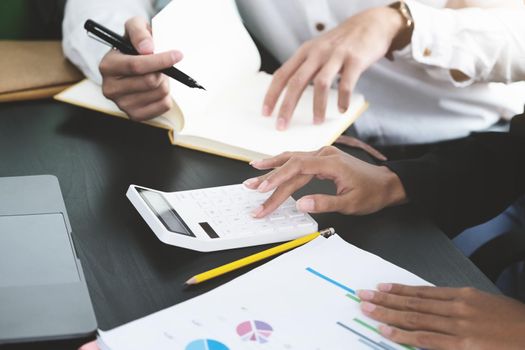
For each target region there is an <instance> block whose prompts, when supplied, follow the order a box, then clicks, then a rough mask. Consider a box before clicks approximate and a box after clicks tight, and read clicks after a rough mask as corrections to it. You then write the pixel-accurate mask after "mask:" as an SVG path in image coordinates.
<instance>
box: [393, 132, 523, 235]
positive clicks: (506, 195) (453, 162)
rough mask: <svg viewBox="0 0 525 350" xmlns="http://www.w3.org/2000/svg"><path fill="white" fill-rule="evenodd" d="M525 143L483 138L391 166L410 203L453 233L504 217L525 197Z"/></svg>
mask: <svg viewBox="0 0 525 350" xmlns="http://www.w3.org/2000/svg"><path fill="white" fill-rule="evenodd" d="M524 163H525V144H524V142H523V139H521V138H518V137H512V136H510V135H509V134H503V133H491V134H480V135H477V136H474V137H471V138H469V139H468V140H466V141H462V142H456V143H453V144H450V145H449V146H447V147H446V148H442V149H440V150H438V151H436V152H433V153H429V154H427V155H425V156H424V157H421V158H419V159H413V160H403V161H394V162H387V164H386V165H387V166H388V167H389V168H390V169H391V170H392V171H393V172H394V173H396V174H397V175H398V176H399V178H400V179H401V183H402V184H403V187H404V189H405V191H406V193H407V198H408V199H409V200H410V201H411V202H412V203H414V204H415V205H416V206H417V207H420V208H421V209H422V210H423V211H424V212H426V213H427V214H428V215H429V216H430V217H432V218H433V219H434V220H435V221H436V223H437V224H438V225H439V226H440V227H441V228H442V229H443V230H445V232H447V233H448V234H451V235H454V234H457V233H459V232H460V231H461V230H463V229H464V228H466V227H469V226H473V225H475V224H479V223H482V222H484V221H486V220H489V219H491V218H492V217H494V216H496V215H497V214H499V213H500V212H501V211H503V210H504V209H505V208H506V207H508V206H509V205H510V204H511V203H512V202H514V201H515V200H516V199H517V198H518V197H519V196H520V195H522V194H524V193H525V189H524V180H523V179H525V170H524Z"/></svg>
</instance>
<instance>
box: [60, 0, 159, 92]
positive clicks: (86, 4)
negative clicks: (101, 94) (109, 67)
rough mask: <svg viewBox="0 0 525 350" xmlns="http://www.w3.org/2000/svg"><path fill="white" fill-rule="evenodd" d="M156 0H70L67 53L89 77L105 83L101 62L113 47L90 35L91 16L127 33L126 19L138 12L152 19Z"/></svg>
mask: <svg viewBox="0 0 525 350" xmlns="http://www.w3.org/2000/svg"><path fill="white" fill-rule="evenodd" d="M152 13H153V6H152V0H68V1H67V3H66V8H65V14H64V21H63V23H62V32H63V39H62V47H63V50H64V54H65V55H66V57H67V58H69V60H70V61H71V62H73V63H74V64H75V65H76V66H77V67H78V68H79V69H80V70H81V71H82V72H83V73H84V75H85V76H86V77H88V78H89V79H91V80H93V81H95V82H97V83H99V84H100V83H101V82H102V77H101V75H100V72H99V69H98V66H99V64H100V61H101V60H102V57H103V56H104V55H105V54H106V53H107V52H108V50H109V47H108V46H106V45H103V44H102V43H100V42H98V41H96V40H94V39H92V38H90V37H88V35H87V34H86V30H85V29H84V22H85V21H86V20H87V19H93V20H94V21H96V22H98V23H100V24H102V25H104V26H105V27H108V28H109V29H111V30H113V31H115V32H117V33H119V34H123V33H124V24H125V22H126V21H127V20H128V19H129V18H131V17H134V16H141V17H144V18H146V19H149V18H150V17H151V15H152Z"/></svg>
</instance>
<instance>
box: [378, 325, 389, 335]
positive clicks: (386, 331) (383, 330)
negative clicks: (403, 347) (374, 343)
mask: <svg viewBox="0 0 525 350" xmlns="http://www.w3.org/2000/svg"><path fill="white" fill-rule="evenodd" d="M378 329H379V332H380V333H381V334H382V335H384V336H385V337H389V336H391V335H392V327H390V326H387V325H384V324H382V325H380V326H379V327H378Z"/></svg>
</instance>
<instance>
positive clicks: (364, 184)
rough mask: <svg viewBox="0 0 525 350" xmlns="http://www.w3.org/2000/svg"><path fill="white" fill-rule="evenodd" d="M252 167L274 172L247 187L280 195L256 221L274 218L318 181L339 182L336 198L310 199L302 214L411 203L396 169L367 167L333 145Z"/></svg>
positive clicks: (361, 210)
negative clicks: (290, 199) (272, 215)
mask: <svg viewBox="0 0 525 350" xmlns="http://www.w3.org/2000/svg"><path fill="white" fill-rule="evenodd" d="M251 165H252V166H253V167H255V168H256V169H259V170H266V169H273V170H272V171H271V172H269V173H267V174H265V175H262V176H259V177H255V178H252V179H248V180H246V181H245V182H244V185H245V186H246V187H248V188H250V189H254V190H255V189H256V190H258V191H259V192H269V191H272V190H275V191H274V192H273V193H272V195H271V196H270V197H269V198H268V199H267V200H266V201H265V202H264V203H263V204H262V205H261V206H260V207H259V208H257V209H255V210H254V212H253V213H252V215H253V216H254V217H256V218H261V217H264V216H266V215H268V214H270V213H271V212H272V211H274V210H275V209H276V208H277V207H279V205H281V204H282V203H283V202H284V201H285V200H286V199H287V198H288V197H289V196H290V195H292V194H293V193H294V192H295V191H296V190H298V189H299V188H301V187H303V186H304V185H306V184H307V183H308V182H310V181H311V180H312V179H313V178H314V177H316V178H319V179H329V180H331V181H333V182H334V183H335V185H336V188H337V192H336V195H326V194H315V195H309V196H304V197H302V198H300V199H299V200H298V201H297V209H298V210H300V211H303V212H308V213H321V212H339V213H343V214H368V213H373V212H376V211H378V210H381V209H383V208H384V207H387V206H390V205H394V204H399V203H402V202H403V201H405V200H406V194H405V190H404V188H403V185H402V184H401V180H399V178H398V177H397V175H396V174H395V173H393V172H392V171H391V170H390V169H388V168H387V167H384V166H376V165H372V164H368V163H366V162H363V161H361V160H359V159H357V158H354V157H352V156H351V155H349V154H347V153H345V152H343V151H341V150H339V149H337V148H335V147H333V146H329V147H323V148H321V149H320V150H319V151H315V152H294V153H291V152H286V153H282V154H280V155H278V156H276V157H273V158H269V159H265V160H261V161H257V162H252V163H251Z"/></svg>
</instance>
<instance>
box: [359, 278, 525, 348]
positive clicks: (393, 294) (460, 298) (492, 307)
mask: <svg viewBox="0 0 525 350" xmlns="http://www.w3.org/2000/svg"><path fill="white" fill-rule="evenodd" d="M358 296H359V297H360V298H361V301H362V303H361V310H362V311H363V313H364V314H365V315H367V316H369V317H371V318H373V319H375V320H377V321H379V322H382V323H386V324H388V325H383V326H380V327H379V330H380V332H381V334H382V335H383V336H384V337H386V338H388V339H390V340H392V341H394V342H396V343H401V344H407V345H411V346H416V347H421V348H425V349H429V350H430V349H438V350H441V349H454V350H471V349H472V350H474V349H475V350H489V349H490V350H492V349H507V350H512V349H523V347H524V344H525V331H524V330H525V305H523V304H522V303H520V302H517V301H515V300H512V299H510V298H507V297H502V296H497V295H492V294H488V293H484V292H481V291H479V290H476V289H473V288H437V287H409V286H404V285H399V284H380V285H379V286H378V291H359V292H358Z"/></svg>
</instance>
